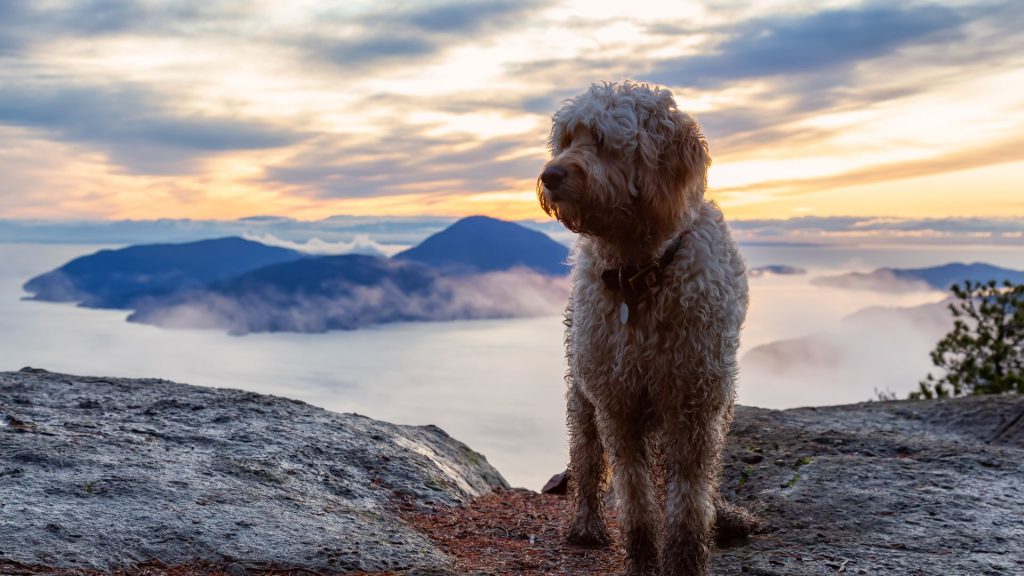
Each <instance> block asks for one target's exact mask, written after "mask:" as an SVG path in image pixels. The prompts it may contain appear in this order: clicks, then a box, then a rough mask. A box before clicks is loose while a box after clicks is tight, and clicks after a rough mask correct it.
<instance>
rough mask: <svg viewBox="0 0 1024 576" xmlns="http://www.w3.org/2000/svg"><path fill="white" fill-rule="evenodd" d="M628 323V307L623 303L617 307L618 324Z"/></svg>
mask: <svg viewBox="0 0 1024 576" xmlns="http://www.w3.org/2000/svg"><path fill="white" fill-rule="evenodd" d="M626 322H629V306H627V305H626V303H625V302H623V303H622V304H620V305H619V323H620V324H625V323H626Z"/></svg>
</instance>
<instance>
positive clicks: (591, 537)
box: [567, 384, 609, 546]
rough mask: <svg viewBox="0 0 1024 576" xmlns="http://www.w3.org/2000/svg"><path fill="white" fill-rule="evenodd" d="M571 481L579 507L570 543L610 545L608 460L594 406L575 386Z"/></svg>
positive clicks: (570, 415)
mask: <svg viewBox="0 0 1024 576" xmlns="http://www.w3.org/2000/svg"><path fill="white" fill-rule="evenodd" d="M567 407H568V410H567V411H568V418H569V478H570V479H571V483H572V486H573V492H572V498H573V506H574V508H575V510H574V513H573V520H572V524H571V525H570V527H569V533H568V536H567V538H568V540H569V542H570V543H572V544H578V545H581V546H606V545H607V544H608V542H609V538H608V529H607V528H606V526H605V522H604V514H603V509H604V495H605V476H606V474H605V457H604V447H603V446H602V444H601V438H600V436H599V435H598V431H597V422H596V421H595V417H594V406H593V405H592V404H591V403H590V401H589V400H587V398H586V397H585V396H584V395H583V393H582V392H580V390H579V387H578V386H576V385H575V384H573V385H572V386H571V387H570V388H569V393H568V405H567Z"/></svg>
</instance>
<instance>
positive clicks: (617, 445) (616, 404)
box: [537, 81, 750, 576]
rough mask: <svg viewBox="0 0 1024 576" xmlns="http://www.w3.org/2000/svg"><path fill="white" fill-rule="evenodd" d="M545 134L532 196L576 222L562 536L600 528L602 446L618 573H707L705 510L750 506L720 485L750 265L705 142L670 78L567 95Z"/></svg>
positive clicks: (711, 520)
mask: <svg viewBox="0 0 1024 576" xmlns="http://www.w3.org/2000/svg"><path fill="white" fill-rule="evenodd" d="M549 147H550V149H551V156H552V157H551V160H550V161H549V162H548V163H547V164H546V165H545V167H544V170H543V173H542V174H541V176H540V178H539V181H538V186H537V193H538V197H539V199H540V204H541V207H542V208H543V209H544V210H545V212H547V213H548V214H549V215H552V216H554V217H556V218H557V219H558V220H559V221H561V222H562V223H563V224H564V225H565V226H566V227H567V228H569V229H570V230H573V231H575V232H578V233H579V234H580V236H579V240H578V241H577V243H576V246H575V248H574V250H573V255H572V259H571V260H572V296H571V299H570V301H569V306H568V308H567V310H566V327H567V329H566V348H567V351H566V353H567V355H568V360H569V372H568V374H567V380H568V384H569V390H568V394H567V396H568V420H569V430H570V436H571V439H570V464H569V467H570V471H571V477H572V479H573V482H574V486H575V489H574V496H573V499H574V506H575V515H574V518H573V520H572V523H571V525H570V528H569V533H568V539H569V541H570V542H572V543H575V544H585V545H598V544H605V543H607V542H608V535H607V531H606V528H605V523H604V519H603V517H602V504H603V500H604V491H605V479H606V471H605V453H606V452H607V455H608V456H609V459H610V461H611V465H612V471H613V478H614V486H615V493H616V496H617V498H618V501H619V507H620V524H621V527H622V531H623V535H624V538H625V545H626V554H627V567H626V572H627V574H631V575H640V574H659V573H660V574H661V575H662V576H673V575H682V574H686V575H701V574H707V572H708V564H709V559H710V548H711V545H712V540H711V537H712V535H713V534H712V532H713V529H714V524H715V514H716V510H715V509H716V508H718V509H719V514H726V515H734V516H738V517H740V519H741V521H743V517H744V516H745V515H746V514H747V513H746V512H745V511H744V510H742V509H738V508H734V507H731V506H729V505H728V504H726V503H725V502H724V501H721V500H720V499H719V497H718V474H719V468H720V452H721V449H722V445H723V442H724V438H725V434H726V432H727V430H728V428H729V423H730V421H731V419H732V407H733V401H734V397H735V381H736V375H737V366H736V349H737V347H738V345H739V336H740V327H741V325H742V324H743V319H744V316H745V315H746V310H747V280H746V276H745V264H744V262H743V259H742V258H741V257H740V254H739V251H738V250H737V247H736V244H735V243H734V242H733V240H732V238H731V236H730V234H729V229H728V228H727V227H726V224H725V221H724V220H723V217H722V213H721V211H720V210H719V208H718V207H717V206H716V205H715V204H713V203H712V202H710V201H708V200H705V199H704V189H705V185H706V181H707V169H708V166H709V165H710V162H711V160H710V156H709V154H708V147H707V142H706V141H705V140H704V137H703V135H702V134H701V130H700V127H699V126H698V125H697V122H696V121H694V120H693V118H691V117H690V116H688V115H687V114H685V113H684V112H682V111H680V110H679V109H678V108H677V107H676V103H675V100H674V99H673V96H672V93H671V92H670V91H669V90H667V89H665V88H660V87H654V86H650V85H648V84H643V83H637V82H633V81H626V82H623V83H620V84H600V85H598V84H595V85H592V86H591V87H590V89H589V90H587V91H586V92H584V93H583V94H580V95H579V96H576V97H575V98H572V99H570V100H567V101H566V102H565V103H564V105H563V106H562V108H561V109H559V110H558V111H557V112H555V115H554V118H553V127H552V129H551V137H550V141H549ZM659 501H662V502H663V509H662V506H661V505H660V504H661V502H659ZM746 518H750V517H749V516H746ZM720 521H721V519H720ZM662 525H663V526H662ZM659 544H660V545H659Z"/></svg>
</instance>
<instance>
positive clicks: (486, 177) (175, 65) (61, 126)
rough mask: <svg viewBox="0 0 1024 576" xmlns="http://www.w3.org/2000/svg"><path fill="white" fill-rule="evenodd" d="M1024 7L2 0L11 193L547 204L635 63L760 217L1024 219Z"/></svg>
mask: <svg viewBox="0 0 1024 576" xmlns="http://www.w3.org/2000/svg"><path fill="white" fill-rule="evenodd" d="M1022 28H1024V3H1021V2H1019V1H1017V0H1003V1H993V2H948V3H941V4H939V3H927V2H898V3H896V2H867V3H851V2H841V1H840V2H835V1H822V2H787V1H757V2H736V1H732V0H715V1H710V2H684V1H677V2H675V1H674V2H667V1H661V2H655V1H646V0H631V1H630V2H607V3H606V2H598V1H593V0H585V1H576V0H566V1H553V2H552V1H547V2H543V3H541V2H532V1H521V0H520V1H507V0H482V1H474V2H459V1H452V0H442V1H440V2H426V1H423V2H393V3H388V2H382V1H372V2H361V1H351V0H350V1H346V2H330V1H317V0H301V1H300V0H293V1H289V2H280V1H277V0H274V1H270V0H244V1H242V0H238V1H236V0H205V1H199V0H179V1H164V0H133V1H128V0H67V1H56V0H35V1H29V0H2V1H0V175H2V178H0V217H3V218H6V219H58V220H82V219H98V220H124V219H163V218H167V219H196V220H228V219H237V218H245V217H252V216H264V215H274V216H282V217H288V218H292V219H298V220H321V219H325V218H328V217H330V216H334V215H349V216H354V217H367V216H388V217H402V216H424V215H431V216H442V217H456V216H461V215H469V214H489V215H492V216H497V217H502V218H508V219H536V220H542V219H544V218H545V217H544V215H543V213H542V212H541V211H540V210H539V208H538V207H537V202H536V198H535V192H534V189H535V181H536V176H537V173H538V172H539V168H540V167H541V165H542V164H543V163H544V161H545V159H546V157H547V150H546V148H545V143H546V138H547V134H548V131H549V129H550V117H551V114H552V112H553V111H554V110H555V109H556V108H557V107H558V105H559V103H560V102H561V101H562V100H563V99H565V98H567V97H570V96H572V95H574V94H576V93H579V92H581V91H582V90H584V89H585V88H586V87H587V86H588V85H589V84H590V83H592V82H600V81H619V80H622V79H624V78H634V79H638V80H643V81H649V82H653V83H658V84H662V85H665V86H668V87H670V88H671V89H672V90H673V91H674V93H675V95H676V98H677V100H678V102H679V104H680V107H681V108H683V109H684V110H687V111H689V112H691V113H692V114H693V115H694V116H695V117H696V118H697V119H698V120H699V121H700V122H701V124H702V125H703V128H704V131H705V134H706V135H707V138H708V140H709V142H710V146H711V151H712V156H713V158H714V163H713V165H712V168H711V172H710V178H709V190H708V196H709V197H710V198H712V199H714V200H716V201H717V202H719V203H720V204H721V206H722V207H723V208H724V209H725V211H726V213H727V215H728V216H730V217H731V218H733V219H734V220H736V221H749V222H752V223H755V224H751V226H754V225H756V223H762V224H763V223H765V222H775V221H777V220H780V219H791V218H796V219H797V220H796V221H797V222H802V223H807V222H809V221H812V222H813V219H816V218H818V219H831V220H829V222H832V223H835V222H846V220H843V219H844V218H846V219H850V220H849V221H850V222H871V223H873V224H872V226H875V227H882V228H885V226H886V223H891V222H904V224H902V225H903V226H905V227H909V228H910V229H911V233H913V230H915V229H916V228H915V226H916V225H915V224H913V223H914V222H920V221H932V220H934V219H939V220H940V221H950V220H956V221H957V222H960V221H961V220H963V219H964V218H970V219H973V220H968V221H967V222H968V224H966V225H967V226H968V227H969V225H970V222H975V223H977V222H982V221H985V222H996V225H995V226H996V227H998V226H999V225H998V223H999V222H1001V220H1000V219H1001V218H1018V219H1017V220H1006V221H1005V222H1012V224H1009V225H1004V226H1003V228H1006V231H1005V234H1009V235H1010V236H1007V237H1008V238H1010V237H1012V238H1015V239H1016V240H1017V241H1018V242H1019V240H1020V231H1021V226H1020V220H1019V218H1020V217H1024V193H1022V190H1021V184H1022V183H1024V90H1022V89H1021V88H1020V87H1021V86H1024V34H1020V32H1019V31H1020V30H1021V29H1022ZM809 219H810V220H809ZM905 222H912V224H905ZM765 226H766V225H765ZM773 226H774V225H773ZM957 226H960V227H963V226H965V225H964V224H962V223H961V224H957ZM762 227H764V226H762ZM856 231H857V230H856V229H854V232H856Z"/></svg>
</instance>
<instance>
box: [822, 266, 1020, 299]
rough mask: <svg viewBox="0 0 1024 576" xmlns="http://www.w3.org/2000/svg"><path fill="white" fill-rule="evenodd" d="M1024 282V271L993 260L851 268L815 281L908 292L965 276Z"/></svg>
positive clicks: (944, 286)
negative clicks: (990, 261) (933, 264)
mask: <svg viewBox="0 0 1024 576" xmlns="http://www.w3.org/2000/svg"><path fill="white" fill-rule="evenodd" d="M993 279H994V280H998V281H1000V282H1002V281H1003V280H1009V281H1010V282H1014V283H1017V284H1019V283H1022V282H1024V271H1021V270H1011V269H1009V268H1000V267H998V266H993V265H991V264H985V263H982V262H974V263H972V264H962V263H959V262H955V263H952V264H945V265H943V266H933V267H930V268H879V269H878V270H875V271H874V272H850V273H848V274H840V275H837V276H825V277H823V278H815V279H814V280H812V281H811V283H812V284H816V285H819V286H830V287H834V288H848V289H851V290H877V291H880V292H907V291H913V290H919V289H921V288H922V287H927V288H934V289H936V290H948V289H949V287H950V286H952V285H953V284H954V283H959V282H963V281H964V280H974V281H979V282H985V281H988V280H993Z"/></svg>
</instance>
